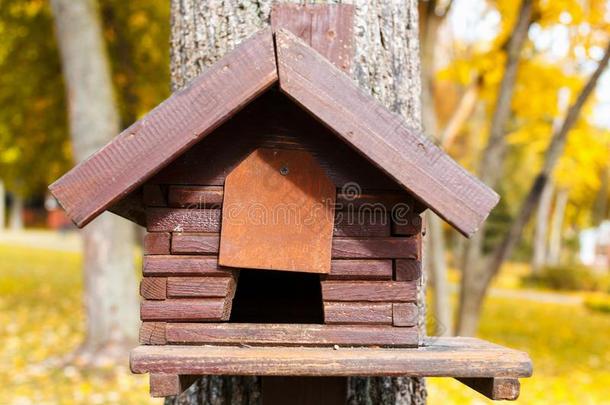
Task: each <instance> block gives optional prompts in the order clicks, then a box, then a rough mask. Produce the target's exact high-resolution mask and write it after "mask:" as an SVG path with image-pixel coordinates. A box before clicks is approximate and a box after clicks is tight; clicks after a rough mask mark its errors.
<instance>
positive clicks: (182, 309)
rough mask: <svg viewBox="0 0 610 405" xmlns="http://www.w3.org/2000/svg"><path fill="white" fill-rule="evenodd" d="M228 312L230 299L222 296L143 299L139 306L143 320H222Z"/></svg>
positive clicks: (227, 317)
mask: <svg viewBox="0 0 610 405" xmlns="http://www.w3.org/2000/svg"><path fill="white" fill-rule="evenodd" d="M230 312H231V300H228V299H224V298H206V299H171V300H170V299H167V300H164V301H150V300H144V301H142V304H141V306H140V318H141V319H142V320H143V321H220V320H223V321H224V320H228V319H229V315H230Z"/></svg>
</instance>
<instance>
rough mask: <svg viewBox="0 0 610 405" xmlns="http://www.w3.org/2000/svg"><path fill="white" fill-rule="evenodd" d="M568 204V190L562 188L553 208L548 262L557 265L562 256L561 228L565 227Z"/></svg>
mask: <svg viewBox="0 0 610 405" xmlns="http://www.w3.org/2000/svg"><path fill="white" fill-rule="evenodd" d="M567 205H568V190H565V189H562V190H559V191H558V192H557V197H556V198H555V208H554V209H553V217H552V219H551V232H550V237H549V253H548V258H547V261H548V264H550V265H551V266H556V265H558V264H559V259H560V258H561V242H562V238H561V230H562V228H563V219H564V217H565V213H566V206H567Z"/></svg>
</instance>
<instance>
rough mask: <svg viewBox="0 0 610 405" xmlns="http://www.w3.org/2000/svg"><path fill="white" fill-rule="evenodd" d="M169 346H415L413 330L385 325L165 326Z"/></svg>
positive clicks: (227, 324)
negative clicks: (173, 344) (172, 344)
mask: <svg viewBox="0 0 610 405" xmlns="http://www.w3.org/2000/svg"><path fill="white" fill-rule="evenodd" d="M167 337H168V342H170V343H179V344H218V345H278V346H312V345H313V346H323V345H340V346H363V345H376V346H400V347H407V346H416V345H417V343H418V334H417V330H416V329H413V330H406V329H402V328H394V327H391V326H385V325H361V326H357V325H342V326H339V325H314V324H250V323H247V324H246V323H169V324H168V327H167Z"/></svg>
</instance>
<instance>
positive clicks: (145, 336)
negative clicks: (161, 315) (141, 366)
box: [139, 322, 167, 345]
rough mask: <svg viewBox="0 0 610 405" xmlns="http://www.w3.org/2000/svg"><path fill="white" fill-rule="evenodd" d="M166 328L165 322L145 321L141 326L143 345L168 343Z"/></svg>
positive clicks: (141, 341)
mask: <svg viewBox="0 0 610 405" xmlns="http://www.w3.org/2000/svg"><path fill="white" fill-rule="evenodd" d="M165 328H166V324H165V322H143V323H142V325H141V326H140V339H139V340H140V343H141V344H143V345H164V344H167V339H166V338H165Z"/></svg>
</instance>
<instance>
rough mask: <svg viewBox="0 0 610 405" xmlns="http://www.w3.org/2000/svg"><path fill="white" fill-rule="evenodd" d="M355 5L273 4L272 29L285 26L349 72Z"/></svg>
mask: <svg viewBox="0 0 610 405" xmlns="http://www.w3.org/2000/svg"><path fill="white" fill-rule="evenodd" d="M353 22H354V6H352V5H349V4H333V5H327V4H324V5H322V4H307V5H300V4H275V5H274V6H273V10H272V11H271V27H272V28H273V30H274V31H275V30H278V29H280V28H283V29H287V30H289V31H290V32H292V33H293V34H294V35H296V36H298V37H299V38H301V40H303V41H305V42H306V43H307V44H308V45H309V46H311V47H312V48H313V49H315V50H316V51H318V52H319V53H320V54H322V55H323V56H324V57H325V58H326V59H328V60H329V61H330V62H331V63H333V64H334V65H335V66H337V67H338V68H339V69H341V70H343V71H345V72H348V73H349V71H350V67H351V64H352V59H353V52H354V48H353V32H352V30H353V26H354V25H353Z"/></svg>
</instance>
